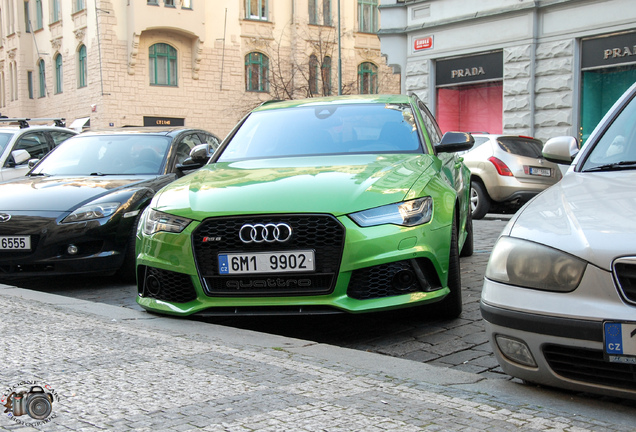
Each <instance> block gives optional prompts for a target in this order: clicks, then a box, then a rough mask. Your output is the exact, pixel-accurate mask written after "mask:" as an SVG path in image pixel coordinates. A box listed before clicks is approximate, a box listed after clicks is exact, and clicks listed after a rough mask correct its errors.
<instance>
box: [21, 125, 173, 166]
mask: <svg viewBox="0 0 636 432" xmlns="http://www.w3.org/2000/svg"><path fill="white" fill-rule="evenodd" d="M169 145H170V139H169V138H167V137H164V136H157V135H142V134H130V135H92V136H82V135H78V136H75V137H73V138H70V139H68V140H66V141H64V142H63V143H62V144H60V145H59V146H57V147H56V148H55V149H54V150H53V151H51V153H50V154H49V155H48V156H47V157H46V158H45V159H43V160H42V162H41V163H40V164H39V165H38V166H37V167H36V168H35V169H34V170H33V171H32V172H31V175H109V174H160V173H161V168H162V166H163V163H164V160H165V158H166V153H167V152H168V148H169Z"/></svg>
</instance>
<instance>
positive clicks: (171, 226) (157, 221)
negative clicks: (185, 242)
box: [141, 208, 192, 235]
mask: <svg viewBox="0 0 636 432" xmlns="http://www.w3.org/2000/svg"><path fill="white" fill-rule="evenodd" d="M190 222H192V220H190V219H187V218H183V217H178V216H173V215H170V214H168V213H163V212H160V211H157V210H153V209H151V208H147V209H146V210H145V211H144V213H143V216H142V218H141V227H142V231H143V233H144V234H145V235H152V234H154V233H158V232H161V231H163V232H171V233H180V232H181V231H183V230H184V229H185V227H187V226H188V225H189V224H190Z"/></svg>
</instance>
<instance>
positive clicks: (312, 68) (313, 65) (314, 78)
mask: <svg viewBox="0 0 636 432" xmlns="http://www.w3.org/2000/svg"><path fill="white" fill-rule="evenodd" d="M319 88H320V86H319V83H318V59H317V58H316V56H315V55H313V54H312V55H311V56H310V57H309V93H310V94H311V96H315V95H317V94H318V93H319V91H318V89H319Z"/></svg>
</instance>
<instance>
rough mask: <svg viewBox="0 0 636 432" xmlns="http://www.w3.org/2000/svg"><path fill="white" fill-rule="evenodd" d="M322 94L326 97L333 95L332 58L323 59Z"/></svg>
mask: <svg viewBox="0 0 636 432" xmlns="http://www.w3.org/2000/svg"><path fill="white" fill-rule="evenodd" d="M321 73H322V94H323V95H324V96H330V95H331V57H329V56H325V58H324V59H322V69H321Z"/></svg>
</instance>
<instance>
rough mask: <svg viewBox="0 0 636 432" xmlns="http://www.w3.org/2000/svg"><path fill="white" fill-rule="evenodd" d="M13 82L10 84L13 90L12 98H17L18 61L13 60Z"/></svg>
mask: <svg viewBox="0 0 636 432" xmlns="http://www.w3.org/2000/svg"><path fill="white" fill-rule="evenodd" d="M12 63H13V83H12V84H11V86H12V88H11V90H12V91H13V100H18V63H17V62H16V61H13V62H12Z"/></svg>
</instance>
